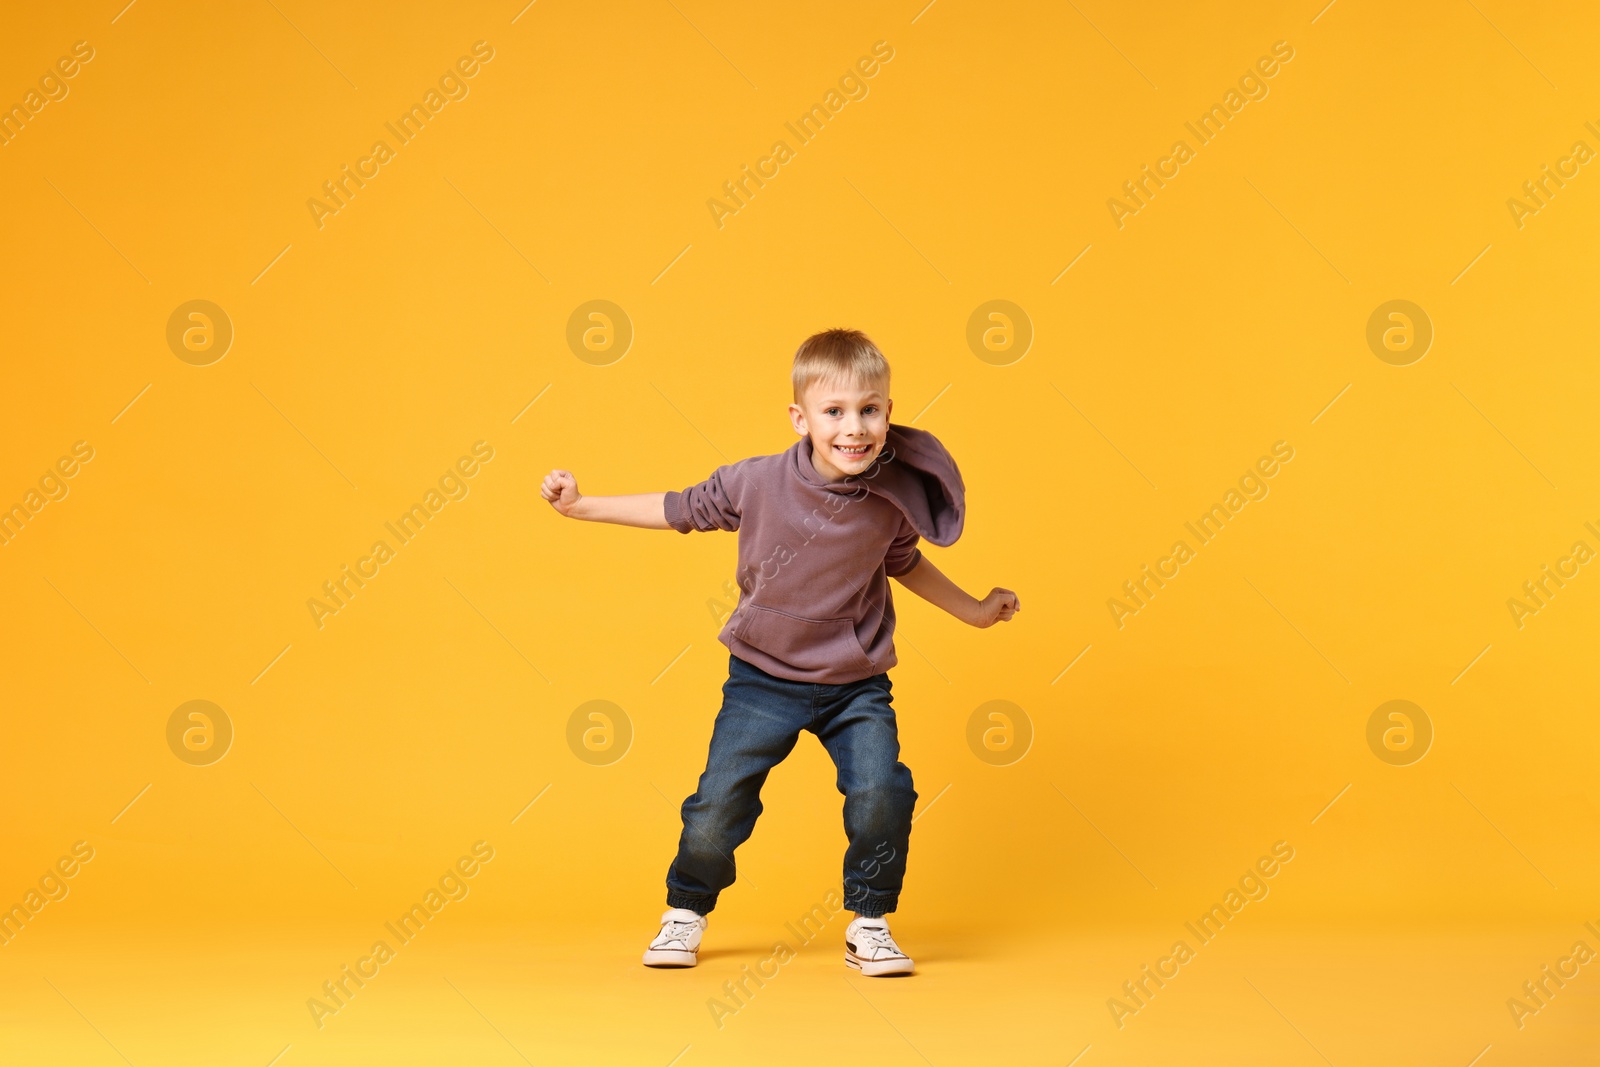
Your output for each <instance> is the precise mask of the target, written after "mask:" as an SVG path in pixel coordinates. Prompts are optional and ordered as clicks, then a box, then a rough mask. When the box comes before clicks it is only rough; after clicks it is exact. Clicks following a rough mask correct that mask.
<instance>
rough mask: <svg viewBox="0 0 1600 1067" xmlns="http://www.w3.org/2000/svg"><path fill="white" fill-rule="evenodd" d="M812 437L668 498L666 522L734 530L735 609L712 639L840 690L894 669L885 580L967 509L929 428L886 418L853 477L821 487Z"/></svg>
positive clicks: (951, 538) (907, 566)
mask: <svg viewBox="0 0 1600 1067" xmlns="http://www.w3.org/2000/svg"><path fill="white" fill-rule="evenodd" d="M811 452H812V449H811V438H810V437H809V436H807V437H802V438H800V440H798V441H796V442H795V443H794V444H793V445H792V446H790V448H789V449H788V450H787V451H784V452H780V453H778V454H776V455H771V456H751V457H750V458H749V459H742V460H739V461H738V462H737V463H730V464H726V465H724V466H721V467H718V468H717V469H716V470H715V471H713V472H712V474H711V477H709V478H707V479H706V480H705V481H703V482H701V483H700V484H699V485H692V486H690V487H689V488H687V489H685V490H683V491H682V492H677V491H673V492H669V493H667V494H666V500H665V504H664V506H665V513H666V520H667V523H668V525H670V526H671V527H672V528H673V529H674V530H677V531H678V532H679V533H688V532H690V531H691V530H705V531H710V530H737V531H739V570H738V582H739V588H740V589H741V590H742V591H743V595H742V596H741V597H740V600H739V606H738V608H737V609H735V610H734V612H733V614H732V615H731V616H730V617H729V619H728V621H727V624H726V625H724V626H723V628H722V632H721V633H719V634H718V635H717V640H719V641H721V642H722V643H723V644H725V645H727V646H728V650H729V651H730V652H732V653H733V654H734V655H736V656H738V657H739V658H740V659H742V660H745V661H746V662H748V663H752V664H754V665H755V666H757V667H760V668H761V669H762V670H764V671H766V672H767V673H768V674H773V675H776V676H778V677H779V678H788V679H791V680H793V681H797V682H824V683H828V684H833V685H838V684H843V683H845V682H855V681H860V680H861V679H863V678H870V677H871V676H872V675H874V674H879V673H881V672H883V671H886V670H888V669H889V668H890V667H893V666H894V665H895V664H896V663H897V662H898V659H897V658H896V656H895V651H894V618H895V616H894V599H893V598H892V597H891V596H890V593H889V579H890V578H891V577H896V576H898V575H902V574H905V573H906V572H908V571H910V570H911V568H912V567H915V566H916V565H917V563H918V562H919V561H920V560H921V559H922V551H921V549H919V548H918V547H917V541H918V539H920V538H923V537H926V538H927V539H928V541H929V542H930V543H932V544H935V545H940V546H946V545H951V544H954V543H955V541H956V538H958V537H960V536H961V527H962V522H963V520H964V518H965V514H966V489H965V486H964V485H963V484H962V481H961V472H960V471H959V470H957V469H956V462H955V460H954V459H953V458H951V456H950V453H949V452H947V451H945V447H944V446H943V445H942V444H940V443H939V440H938V438H936V437H934V436H933V434H931V433H928V432H927V431H926V430H918V429H916V428H914V427H911V426H897V425H895V424H893V423H890V424H889V431H888V435H887V439H886V440H885V442H884V448H883V451H882V452H881V453H880V454H879V456H878V458H877V460H876V461H874V462H873V464H872V466H870V467H868V468H867V469H866V470H865V471H864V472H862V473H861V474H859V475H851V476H849V477H847V478H845V479H843V480H842V481H837V482H828V481H825V480H824V479H823V477H822V475H820V474H818V473H817V470H816V468H815V467H813V466H812V465H811Z"/></svg>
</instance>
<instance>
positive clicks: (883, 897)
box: [844, 892, 900, 919]
mask: <svg viewBox="0 0 1600 1067" xmlns="http://www.w3.org/2000/svg"><path fill="white" fill-rule="evenodd" d="M899 904H900V894H899V893H861V894H855V895H852V894H850V893H848V892H847V893H846V894H845V898H844V907H845V910H846V911H853V912H856V913H858V914H859V915H861V916H862V917H863V918H867V919H880V918H882V917H883V916H884V915H887V914H888V913H889V912H891V911H894V910H895V908H896V907H898V906H899Z"/></svg>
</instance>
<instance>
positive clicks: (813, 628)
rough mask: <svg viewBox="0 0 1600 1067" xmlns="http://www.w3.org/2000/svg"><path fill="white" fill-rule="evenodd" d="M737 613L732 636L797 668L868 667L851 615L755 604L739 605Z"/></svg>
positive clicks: (869, 663)
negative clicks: (815, 615) (810, 615)
mask: <svg viewBox="0 0 1600 1067" xmlns="http://www.w3.org/2000/svg"><path fill="white" fill-rule="evenodd" d="M739 613H740V614H741V615H743V616H744V621H743V622H742V623H740V625H739V628H738V629H737V630H735V631H734V632H733V636H734V637H736V638H738V639H739V640H741V641H743V642H744V643H745V644H747V645H751V646H753V647H755V648H759V649H760V650H761V651H763V652H765V653H766V654H767V655H769V656H772V657H773V658H774V659H777V660H778V661H780V662H782V663H787V664H788V665H789V666H791V667H794V668H795V669H797V670H802V671H809V670H826V669H829V668H835V669H837V668H841V667H843V668H851V667H853V668H855V669H857V670H861V671H867V672H869V673H870V672H871V670H872V661H871V660H869V659H868V658H867V653H866V650H865V649H863V648H862V647H861V641H860V639H859V638H857V637H856V627H855V622H854V620H852V619H807V618H803V617H801V616H799V615H790V614H789V613H788V612H786V611H778V610H777V609H775V608H764V607H758V606H757V605H755V604H745V605H741V606H740V608H739Z"/></svg>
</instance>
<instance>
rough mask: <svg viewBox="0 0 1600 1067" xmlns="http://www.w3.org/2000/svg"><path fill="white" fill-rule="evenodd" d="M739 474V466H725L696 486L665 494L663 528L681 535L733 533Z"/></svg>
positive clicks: (737, 526)
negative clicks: (711, 532) (721, 531)
mask: <svg viewBox="0 0 1600 1067" xmlns="http://www.w3.org/2000/svg"><path fill="white" fill-rule="evenodd" d="M741 462H742V461H741ZM741 474H742V472H741V470H740V464H739V463H729V464H725V465H724V466H721V467H718V468H717V469H716V470H714V471H712V472H711V477H709V478H707V479H706V480H705V481H703V482H701V483H700V484H699V485H691V486H690V487H689V488H687V489H685V490H683V491H682V492H679V491H677V490H673V491H671V492H669V493H667V494H666V498H665V499H664V500H663V501H662V511H663V513H664V514H665V517H666V520H667V525H668V526H671V527H672V528H673V529H674V530H677V531H678V532H679V533H685V534H686V533H689V532H691V531H693V530H701V531H705V532H710V531H711V530H737V529H738V528H739V514H740V507H739V489H740V487H741V485H742V478H741Z"/></svg>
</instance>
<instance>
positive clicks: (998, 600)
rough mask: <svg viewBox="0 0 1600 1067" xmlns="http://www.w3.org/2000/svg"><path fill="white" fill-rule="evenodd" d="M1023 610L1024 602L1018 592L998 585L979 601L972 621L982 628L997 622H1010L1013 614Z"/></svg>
mask: <svg viewBox="0 0 1600 1067" xmlns="http://www.w3.org/2000/svg"><path fill="white" fill-rule="evenodd" d="M1021 610H1022V602H1021V601H1020V600H1018V599H1017V594H1015V593H1013V592H1012V591H1011V590H1009V589H1001V588H1000V587H999V586H996V587H995V588H994V589H993V590H991V591H990V593H989V595H988V596H986V597H984V598H983V599H982V600H980V601H978V610H977V611H976V612H975V613H974V617H973V618H972V620H971V622H972V625H974V626H977V627H979V628H980V629H981V628H984V627H989V626H993V625H994V624H995V623H997V622H1010V621H1011V616H1013V615H1015V614H1016V613H1017V612H1019V611H1021Z"/></svg>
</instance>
